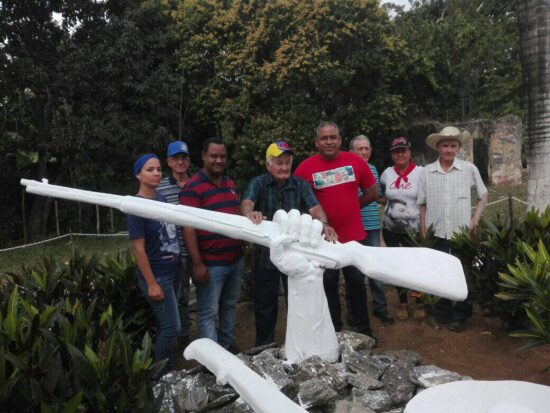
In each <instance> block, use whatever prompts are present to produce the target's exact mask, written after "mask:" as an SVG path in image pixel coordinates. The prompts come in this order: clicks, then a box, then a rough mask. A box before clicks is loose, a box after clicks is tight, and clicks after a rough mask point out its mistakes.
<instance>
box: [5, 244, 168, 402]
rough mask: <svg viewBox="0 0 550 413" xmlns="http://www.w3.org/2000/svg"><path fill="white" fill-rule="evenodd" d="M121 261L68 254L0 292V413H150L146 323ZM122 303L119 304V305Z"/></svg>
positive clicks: (128, 268) (127, 266)
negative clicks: (68, 256) (69, 255)
mask: <svg viewBox="0 0 550 413" xmlns="http://www.w3.org/2000/svg"><path fill="white" fill-rule="evenodd" d="M134 269H135V265H134V264H133V262H132V260H131V258H130V257H128V256H127V255H125V254H121V255H119V256H118V257H117V258H115V259H110V260H107V261H106V262H104V263H100V262H98V259H97V257H95V256H92V257H90V258H88V257H85V256H83V255H81V254H80V253H78V252H75V253H74V254H73V256H72V258H71V260H69V262H67V263H61V262H57V261H55V260H53V259H44V260H43V262H42V264H41V265H40V266H37V267H36V268H32V269H31V268H23V269H22V271H21V272H19V273H17V274H9V276H8V277H7V278H6V279H4V280H3V283H2V286H1V290H0V291H1V294H2V306H1V308H0V410H1V411H6V412H8V411H9V412H11V411H41V412H58V411H59V412H78V411H94V412H104V411H115V410H116V411H121V412H124V411H128V412H129V411H131V412H139V411H143V412H150V411H155V410H156V409H157V408H158V406H154V398H153V394H152V390H151V386H149V381H150V380H151V377H152V376H153V375H154V374H155V373H156V372H157V371H158V369H160V368H161V367H162V366H161V365H160V364H159V363H157V364H153V361H152V357H151V339H150V337H149V335H148V334H147V332H146V326H148V325H151V324H152V323H153V320H152V319H150V314H149V312H147V309H148V306H147V303H146V302H145V300H144V299H143V298H142V295H141V293H138V292H137V290H136V287H135V285H136V282H135V280H134V276H133V272H134ZM122 297H124V298H122Z"/></svg>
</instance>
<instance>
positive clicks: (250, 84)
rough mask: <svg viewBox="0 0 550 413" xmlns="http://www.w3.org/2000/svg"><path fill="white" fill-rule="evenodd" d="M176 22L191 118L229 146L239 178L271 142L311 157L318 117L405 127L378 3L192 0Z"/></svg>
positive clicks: (397, 54)
mask: <svg viewBox="0 0 550 413" xmlns="http://www.w3.org/2000/svg"><path fill="white" fill-rule="evenodd" d="M174 20H175V22H176V31H177V33H178V37H179V39H180V41H181V48H180V52H179V55H180V67H181V70H182V72H183V73H184V77H185V79H186V80H187V81H188V85H187V87H188V88H189V91H188V93H189V96H190V99H191V100H190V107H191V108H192V110H193V112H194V116H193V117H194V118H195V120H196V122H198V123H200V124H203V125H205V127H206V126H207V125H212V126H213V129H214V131H215V133H217V134H219V135H221V136H223V138H224V139H226V140H227V141H228V142H230V143H231V144H232V146H233V149H234V151H233V155H232V159H233V162H234V163H233V165H232V169H231V173H232V175H233V176H235V177H237V178H239V179H240V180H247V179H248V178H249V177H251V176H252V175H254V174H257V173H258V172H259V171H260V170H261V168H262V166H261V165H262V161H263V156H262V153H263V152H264V151H265V148H266V147H267V145H268V143H270V142H273V140H276V139H286V140H288V141H289V142H290V143H291V144H292V145H293V147H295V148H297V153H296V158H297V161H299V160H301V159H303V158H304V157H306V156H308V155H309V154H310V151H311V150H312V149H313V137H314V128H315V127H316V126H317V124H318V123H319V122H320V121H321V120H323V119H333V120H335V121H337V122H338V123H339V124H340V125H341V127H342V132H343V134H344V136H353V134H357V133H358V132H364V133H371V134H373V135H375V136H376V135H377V134H379V133H383V132H382V131H383V130H384V132H386V130H387V127H388V125H392V127H395V128H398V127H400V126H402V123H401V121H400V119H401V117H402V116H403V114H404V112H403V106H402V104H401V103H402V102H401V98H400V95H399V94H398V93H397V92H394V91H393V90H392V88H391V85H392V83H393V82H394V81H395V79H396V78H397V77H398V76H399V75H400V73H401V69H400V66H399V65H397V64H395V62H396V61H398V60H399V59H400V58H401V57H402V52H401V49H402V42H400V41H399V40H398V39H397V38H396V37H395V36H392V35H391V34H390V32H389V27H390V20H389V17H388V15H387V14H386V12H385V11H384V10H383V9H381V8H380V7H379V3H378V1H374V0H366V1H365V0H364V1H349V2H314V1H298V0H279V1H273V2H248V1H239V0H236V1H231V2H196V1H191V0H190V1H182V2H180V3H179V4H178V7H177V9H176V10H175V12H174Z"/></svg>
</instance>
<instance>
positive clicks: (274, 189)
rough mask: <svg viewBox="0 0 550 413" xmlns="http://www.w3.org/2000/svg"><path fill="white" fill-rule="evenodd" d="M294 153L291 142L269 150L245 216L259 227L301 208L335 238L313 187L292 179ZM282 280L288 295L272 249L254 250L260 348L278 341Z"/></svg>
mask: <svg viewBox="0 0 550 413" xmlns="http://www.w3.org/2000/svg"><path fill="white" fill-rule="evenodd" d="M292 153H293V150H292V148H290V146H289V145H288V143H286V142H284V141H278V142H275V143H272V144H271V145H269V147H268V148H267V151H266V161H265V165H266V169H267V173H264V174H262V175H259V176H256V177H254V178H252V180H251V181H250V182H249V184H248V187H247V189H246V191H245V193H244V195H243V197H242V201H241V213H242V214H243V215H244V216H246V217H247V218H249V219H250V220H251V221H252V222H254V223H256V224H259V223H260V222H262V220H264V219H268V220H272V219H273V215H274V214H275V212H276V211H277V210H279V209H283V210H285V211H286V212H288V211H290V210H291V209H297V210H298V211H300V212H302V213H309V214H310V215H311V216H312V217H313V218H316V219H318V220H319V221H321V222H322V223H323V226H324V233H325V236H326V238H327V239H328V240H333V239H335V232H334V230H333V229H332V228H331V227H329V226H328V224H327V217H326V215H325V213H324V211H323V209H322V208H321V205H319V202H318V201H317V198H316V197H315V195H314V194H313V190H312V189H311V187H310V186H309V184H308V183H307V182H306V181H304V180H303V179H301V178H298V177H296V176H291V175H290V173H291V169H292ZM279 280H282V282H283V287H284V290H285V295H286V296H288V291H287V285H288V284H287V276H286V275H285V274H283V273H282V272H280V271H279V270H278V269H277V268H276V267H275V266H274V265H273V264H272V263H271V260H270V259H269V248H267V247H262V246H259V245H256V246H255V251H254V315H255V319H256V344H255V345H256V346H262V345H265V344H269V343H272V342H273V341H274V340H275V337H274V336H275V326H276V324H277V310H278V297H279Z"/></svg>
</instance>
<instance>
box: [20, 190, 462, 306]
mask: <svg viewBox="0 0 550 413" xmlns="http://www.w3.org/2000/svg"><path fill="white" fill-rule="evenodd" d="M21 185H23V186H26V190H27V192H29V193H33V194H38V195H44V196H50V197H55V198H62V199H69V200H72V201H80V202H87V203H91V204H97V205H103V206H106V207H110V208H115V209H118V210H120V211H122V212H124V213H126V214H132V215H137V216H140V217H144V218H150V219H154V220H158V221H164V222H168V223H172V224H175V225H180V226H185V227H190V228H195V229H201V230H205V231H210V232H215V233H218V234H222V235H225V236H228V237H231V238H235V239H240V240H243V241H248V242H252V243H254V244H259V245H263V246H265V247H269V245H270V240H271V239H272V238H273V237H276V236H277V235H278V234H279V224H277V223H275V222H271V221H263V222H262V223H261V224H259V225H256V224H253V223H252V222H251V221H250V220H249V219H248V218H246V217H243V216H240V215H232V214H226V213H223V212H214V211H209V210H206V209H200V208H192V207H188V206H184V205H172V204H168V203H164V202H158V201H155V200H150V199H144V198H139V197H135V196H130V195H126V196H121V195H112V194H106V193H101V192H92V191H85V190H82V189H74V188H68V187H64V186H57V185H50V184H48V183H47V180H43V182H38V181H32V180H27V179H22V180H21ZM290 248H292V249H294V250H296V251H298V252H301V253H303V254H304V255H306V256H307V257H308V259H310V260H312V261H316V262H318V263H319V264H320V265H321V266H322V267H324V268H332V269H333V268H342V267H347V266H350V265H352V266H354V267H357V268H358V269H359V270H360V271H361V272H362V273H363V274H365V275H367V276H368V277H372V278H374V279H376V280H380V281H383V282H384V283H390V284H394V285H398V286H401V287H405V288H410V289H413V290H418V291H423V292H425V293H428V294H433V295H437V296H440V297H445V298H449V299H451V300H464V299H465V298H466V296H467V294H468V288H467V286H466V280H465V277H464V271H463V270H462V265H461V263H460V261H459V260H458V259H457V258H455V257H453V256H452V255H449V254H445V253H443V252H440V251H436V250H433V249H430V248H405V247H393V248H380V247H367V246H364V245H361V244H360V243H358V242H355V241H351V242H347V243H345V244H340V243H336V244H333V243H330V242H327V241H325V240H322V241H321V243H320V245H319V246H318V247H317V248H311V247H305V246H302V245H300V244H299V243H298V242H294V243H292V244H291V245H290Z"/></svg>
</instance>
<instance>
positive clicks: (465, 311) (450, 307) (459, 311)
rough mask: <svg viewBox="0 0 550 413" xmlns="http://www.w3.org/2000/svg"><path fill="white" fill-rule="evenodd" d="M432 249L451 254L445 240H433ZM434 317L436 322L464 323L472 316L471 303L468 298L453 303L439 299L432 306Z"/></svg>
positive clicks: (449, 244) (447, 241)
mask: <svg viewBox="0 0 550 413" xmlns="http://www.w3.org/2000/svg"><path fill="white" fill-rule="evenodd" d="M435 240H436V241H435V244H434V245H433V246H432V248H433V249H435V250H438V251H443V252H446V253H448V254H452V253H453V251H452V249H451V243H450V242H449V240H447V239H445V238H438V237H436V238H435ZM434 316H435V318H436V319H437V320H443V321H466V320H467V319H469V318H470V317H471V316H472V303H471V302H470V300H469V297H466V300H464V301H456V302H454V304H453V301H451V300H449V299H447V298H440V299H439V300H438V301H437V303H435V306H434Z"/></svg>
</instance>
